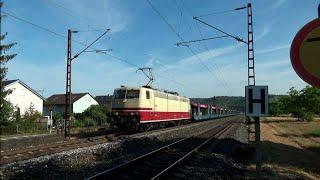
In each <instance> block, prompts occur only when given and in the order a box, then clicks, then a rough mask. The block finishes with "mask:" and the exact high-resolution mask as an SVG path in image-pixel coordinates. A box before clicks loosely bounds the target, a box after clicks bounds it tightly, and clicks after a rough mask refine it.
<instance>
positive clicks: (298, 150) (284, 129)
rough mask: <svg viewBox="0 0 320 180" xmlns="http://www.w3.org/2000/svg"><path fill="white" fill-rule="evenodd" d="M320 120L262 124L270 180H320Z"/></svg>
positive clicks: (279, 120)
mask: <svg viewBox="0 0 320 180" xmlns="http://www.w3.org/2000/svg"><path fill="white" fill-rule="evenodd" d="M314 132H320V120H319V119H317V120H315V121H313V122H299V121H297V120H296V119H294V118H274V117H272V118H265V119H263V120H262V121H261V138H262V149H263V163H264V165H263V170H264V173H263V174H264V175H266V176H267V178H271V179H279V178H280V179H300V178H302V179H320V135H319V134H317V133H314Z"/></svg>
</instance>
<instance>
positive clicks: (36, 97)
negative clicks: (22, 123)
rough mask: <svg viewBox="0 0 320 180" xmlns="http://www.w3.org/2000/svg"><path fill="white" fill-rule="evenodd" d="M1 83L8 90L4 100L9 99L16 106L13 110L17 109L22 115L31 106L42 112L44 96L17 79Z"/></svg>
mask: <svg viewBox="0 0 320 180" xmlns="http://www.w3.org/2000/svg"><path fill="white" fill-rule="evenodd" d="M3 85H4V90H5V91H10V93H9V94H8V95H7V96H6V97H5V100H6V101H9V102H10V103H11V104H12V105H13V107H14V108H16V109H15V110H17V109H19V110H20V115H21V116H22V117H23V116H24V115H25V112H26V110H27V109H28V108H30V107H31V106H33V109H34V110H35V111H38V112H39V113H41V114H42V112H43V111H42V110H43V102H44V101H45V98H44V97H42V96H41V95H40V94H39V93H37V92H36V91H35V90H33V89H32V88H31V87H29V86H28V85H26V84H25V83H24V82H22V81H21V80H19V79H15V80H8V81H3Z"/></svg>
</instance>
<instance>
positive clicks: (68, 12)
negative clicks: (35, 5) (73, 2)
mask: <svg viewBox="0 0 320 180" xmlns="http://www.w3.org/2000/svg"><path fill="white" fill-rule="evenodd" d="M46 2H49V3H50V4H53V5H54V6H55V7H58V8H60V9H62V10H63V11H64V12H65V13H66V14H68V15H69V16H71V17H73V18H74V19H78V20H80V21H82V22H83V23H84V24H88V25H89V24H90V23H92V22H91V21H90V20H89V19H88V18H87V17H86V16H82V15H80V14H79V13H77V12H75V11H73V10H71V9H69V8H66V7H65V6H63V5H61V4H59V3H56V2H54V1H53V0H46ZM74 14H75V15H74ZM84 21H86V22H84Z"/></svg>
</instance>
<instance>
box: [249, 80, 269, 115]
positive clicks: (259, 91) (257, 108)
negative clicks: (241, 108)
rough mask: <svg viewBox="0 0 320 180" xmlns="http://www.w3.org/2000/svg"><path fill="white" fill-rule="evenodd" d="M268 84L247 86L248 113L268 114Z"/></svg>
mask: <svg viewBox="0 0 320 180" xmlns="http://www.w3.org/2000/svg"><path fill="white" fill-rule="evenodd" d="M268 104H269V103H268V86H246V115H247V116H252V117H259V116H268Z"/></svg>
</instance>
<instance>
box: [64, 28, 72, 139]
mask: <svg viewBox="0 0 320 180" xmlns="http://www.w3.org/2000/svg"><path fill="white" fill-rule="evenodd" d="M71 34H72V31H71V29H68V50H67V80H66V109H65V112H66V114H65V115H66V118H65V121H64V135H65V138H67V137H69V138H70V126H71V112H72V105H71V98H72V95H71V61H72V59H71Z"/></svg>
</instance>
